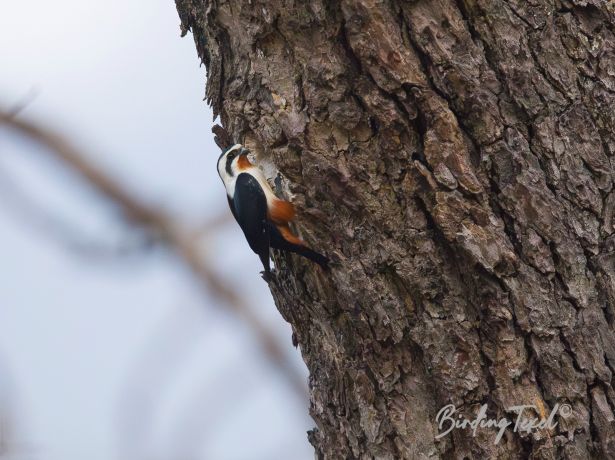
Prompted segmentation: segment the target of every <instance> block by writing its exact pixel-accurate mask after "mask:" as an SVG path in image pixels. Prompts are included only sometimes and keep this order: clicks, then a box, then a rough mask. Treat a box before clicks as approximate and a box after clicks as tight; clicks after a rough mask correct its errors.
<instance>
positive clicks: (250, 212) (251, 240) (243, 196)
mask: <svg viewBox="0 0 615 460" xmlns="http://www.w3.org/2000/svg"><path fill="white" fill-rule="evenodd" d="M233 209H234V214H235V219H237V223H239V226H240V227H241V229H242V230H243V234H244V235H245V236H246V239H247V240H248V244H249V245H250V248H252V250H253V251H254V252H255V253H257V254H259V255H260V254H262V253H264V252H265V251H266V252H267V253H269V227H268V225H266V219H267V198H266V197H265V193H264V192H263V189H262V188H261V186H260V185H259V183H258V181H257V180H256V179H255V178H254V177H252V176H251V175H250V174H247V173H242V174H240V175H239V176H237V181H236V182H235V195H234V196H233V206H232V207H231V210H233Z"/></svg>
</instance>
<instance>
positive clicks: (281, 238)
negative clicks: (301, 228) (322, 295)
mask: <svg viewBox="0 0 615 460" xmlns="http://www.w3.org/2000/svg"><path fill="white" fill-rule="evenodd" d="M270 238H271V240H270V244H271V247H272V248H275V249H282V250H284V251H290V252H294V253H295V254H298V255H300V256H303V257H305V258H306V259H309V260H311V261H312V262H316V263H317V264H318V265H320V266H321V267H322V268H323V269H325V270H326V269H328V268H329V259H328V258H327V257H325V256H323V255H322V254H319V253H317V252H316V251H314V250H312V249H310V248H308V247H307V246H306V245H305V243H304V242H303V240H301V238H299V237H297V236H295V235H293V233H292V232H291V231H290V228H289V227H288V225H277V226H275V225H271V230H270Z"/></svg>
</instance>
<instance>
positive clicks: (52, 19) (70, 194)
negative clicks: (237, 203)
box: [0, 0, 313, 460]
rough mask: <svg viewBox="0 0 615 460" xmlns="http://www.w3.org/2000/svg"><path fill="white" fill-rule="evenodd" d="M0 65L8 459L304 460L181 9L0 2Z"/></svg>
mask: <svg viewBox="0 0 615 460" xmlns="http://www.w3.org/2000/svg"><path fill="white" fill-rule="evenodd" d="M0 69H1V70H0V113H2V115H0V118H1V120H0V256H1V260H0V275H1V276H0V458H2V459H45V460H71V459H84V458H87V459H89V460H98V459H100V460H112V459H122V460H123V459H131V460H138V459H152V460H156V459H165V460H177V459H182V460H183V459H223V460H224V459H238V460H239V459H250V460H258V459H296V460H300V459H304V458H313V453H312V452H313V451H312V448H311V446H310V445H309V443H308V441H307V436H306V433H305V432H306V430H308V429H310V428H311V427H312V425H313V423H312V421H311V420H310V419H309V417H308V415H307V413H308V401H307V396H306V389H305V386H306V381H307V371H306V369H305V365H304V364H303V362H302V360H301V357H300V354H299V351H298V350H296V349H295V348H293V347H292V345H291V330H290V327H289V325H288V324H286V323H285V322H284V321H283V320H282V318H281V317H280V315H279V313H278V312H277V310H276V309H275V306H274V304H273V301H272V298H271V295H270V293H269V290H268V289H267V287H266V284H265V283H264V282H263V281H262V280H261V278H260V276H259V271H260V270H261V267H260V266H259V265H260V263H259V261H258V257H256V256H255V255H254V254H252V253H251V251H250V250H249V248H248V246H247V244H246V243H245V241H244V239H243V235H242V234H241V231H240V230H239V227H238V226H237V225H236V224H235V223H234V222H232V221H231V219H230V218H229V216H230V213H229V211H228V207H227V203H226V199H225V194H224V188H223V186H222V184H221V182H220V180H219V178H218V176H217V173H216V168H215V162H216V159H217V157H218V154H219V149H218V148H217V146H216V145H215V144H214V143H213V139H212V134H211V126H212V124H213V121H212V114H211V111H210V109H209V108H208V107H207V105H206V104H205V103H204V102H202V98H203V95H204V86H205V69H204V67H201V66H200V65H199V60H198V58H197V56H196V51H195V48H194V43H193V40H192V37H191V36H190V35H188V36H186V37H184V38H180V29H179V19H178V16H177V12H176V10H175V5H174V2H173V1H172V0H164V1H163V0H147V1H146V0H132V1H125V0H108V1H105V2H101V1H93V0H57V1H54V2H49V1H44V0H33V1H28V2H9V1H3V2H0ZM234 294H237V295H235V297H233V295H234Z"/></svg>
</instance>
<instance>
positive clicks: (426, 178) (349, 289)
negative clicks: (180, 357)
mask: <svg viewBox="0 0 615 460" xmlns="http://www.w3.org/2000/svg"><path fill="white" fill-rule="evenodd" d="M177 7H178V11H179V14H180V18H181V21H182V27H183V30H184V32H185V31H187V30H191V31H192V32H193V34H194V39H195V42H196V46H197V50H198V53H199V56H200V57H201V58H202V60H203V62H204V63H205V65H206V66H207V72H208V79H207V99H208V101H209V103H210V104H211V105H212V107H213V109H214V112H215V113H216V114H219V115H220V116H221V120H222V122H223V124H224V125H225V126H226V128H227V129H228V130H229V131H230V132H232V133H233V135H234V137H235V139H236V140H238V141H241V142H243V143H244V144H247V145H248V146H249V147H250V148H251V149H252V150H253V151H254V152H256V154H257V155H258V157H259V159H260V161H261V162H262V163H263V164H264V165H265V166H266V168H267V171H268V172H269V175H270V176H271V178H272V179H273V178H274V177H276V175H277V178H278V179H280V180H277V181H275V182H276V184H277V186H278V189H279V190H280V193H282V194H285V195H286V196H287V197H292V199H293V201H294V202H295V204H296V207H297V208H298V210H299V218H298V219H299V221H298V224H297V229H298V230H299V232H300V233H301V234H302V235H303V237H304V239H305V240H306V241H307V242H308V243H309V244H310V245H311V246H313V247H314V248H316V249H318V250H321V251H324V252H325V253H327V254H328V255H329V256H330V257H331V258H332V260H333V264H332V270H331V272H330V273H325V272H323V271H321V270H319V269H318V268H317V267H315V266H314V265H313V264H310V263H309V262H308V263H306V262H304V261H302V260H300V259H298V258H296V257H294V256H292V257H289V256H286V255H280V254H276V256H275V262H276V265H277V266H278V267H279V268H280V273H279V275H278V279H277V281H276V282H275V283H273V284H272V285H271V290H272V294H273V297H274V299H275V302H276V305H277V307H278V309H279V311H280V313H281V314H282V315H283V317H284V318H285V319H286V320H287V321H288V322H289V323H290V324H291V325H292V328H293V331H294V334H295V336H296V339H297V341H298V343H299V345H300V347H301V352H302V354H303V358H304V360H305V362H306V364H307V366H308V368H309V371H310V391H311V409H310V412H311V415H312V417H313V418H314V420H315V423H316V428H315V429H314V430H312V431H311V432H310V433H309V439H310V442H311V443H312V444H313V445H314V447H315V449H316V453H317V456H318V457H319V458H327V459H338V458H339V459H341V458H361V459H368V458H379V459H380V458H382V459H397V458H408V459H414V458H477V459H478V458H503V459H508V458H529V457H532V458H571V459H572V458H575V459H576V458H578V459H584V458H606V457H610V458H615V415H614V413H613V411H614V409H615V392H614V391H613V386H612V384H613V377H614V375H613V371H614V369H615V335H614V333H613V320H614V315H615V311H614V310H615V235H614V231H615V225H614V224H615V220H614V218H613V212H614V207H615V192H614V191H613V179H614V175H613V171H614V169H615V168H614V167H615V160H614V156H613V155H614V152H615V111H614V108H615V55H614V49H615V25H614V24H615V22H614V21H615V7H614V6H613V3H612V2H606V1H600V0H561V1H558V0H532V1H523V0H508V1H503V0H432V1H427V0H418V1H395V0H390V1H385V0H341V1H338V0H336V1H321V0H310V1H292V0H272V1H267V2H265V1H259V0H252V1H241V0H229V1H222V0H220V1H213V0H212V1H206V0H177ZM214 157H215V155H214V154H213V152H212V158H214ZM212 161H213V160H212ZM212 167H213V166H212ZM246 250H247V246H246ZM446 404H454V405H455V406H456V407H457V409H458V411H460V412H461V413H463V414H464V415H465V416H467V417H468V418H470V419H472V418H473V417H475V415H476V414H477V412H478V410H479V407H480V406H481V405H483V404H486V405H487V416H488V417H489V418H494V419H499V418H502V417H506V418H508V419H511V420H513V421H514V420H515V419H516V415H517V414H516V413H515V412H514V411H513V410H511V407H513V406H517V405H523V404H530V405H534V406H536V408H537V409H536V411H535V412H531V411H530V412H528V413H527V415H534V416H537V415H538V416H539V415H544V414H545V413H547V414H548V413H549V411H550V410H551V409H552V408H553V407H554V406H555V405H556V404H570V406H571V407H572V415H570V416H569V417H567V418H565V417H563V416H556V418H555V421H557V422H558V424H557V426H556V427H555V428H553V429H542V430H533V431H532V432H531V433H520V432H517V433H515V432H513V430H512V428H511V429H508V430H506V433H505V435H504V437H503V439H502V440H501V441H500V442H499V443H498V444H495V443H494V438H495V434H496V432H497V429H487V428H485V429H480V428H479V429H478V430H476V435H475V436H473V435H472V431H471V430H469V429H465V430H462V429H458V430H454V431H453V432H451V433H450V434H448V435H446V436H443V437H442V438H440V439H436V435H437V434H438V433H439V431H440V430H439V427H438V425H437V423H436V415H437V413H438V411H439V409H440V408H441V407H442V406H444V405H446Z"/></svg>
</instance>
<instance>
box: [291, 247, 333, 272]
mask: <svg viewBox="0 0 615 460" xmlns="http://www.w3.org/2000/svg"><path fill="white" fill-rule="evenodd" d="M290 250H291V252H294V253H295V254H299V255H300V256H303V257H305V258H306V259H310V260H311V261H312V262H316V263H317V264H318V265H320V266H321V267H322V268H323V269H324V270H327V269H328V268H329V259H328V258H327V257H325V256H323V255H322V254H319V253H318V252H316V251H314V250H313V249H310V248H308V247H307V246H299V245H293V248H292V249H290Z"/></svg>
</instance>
